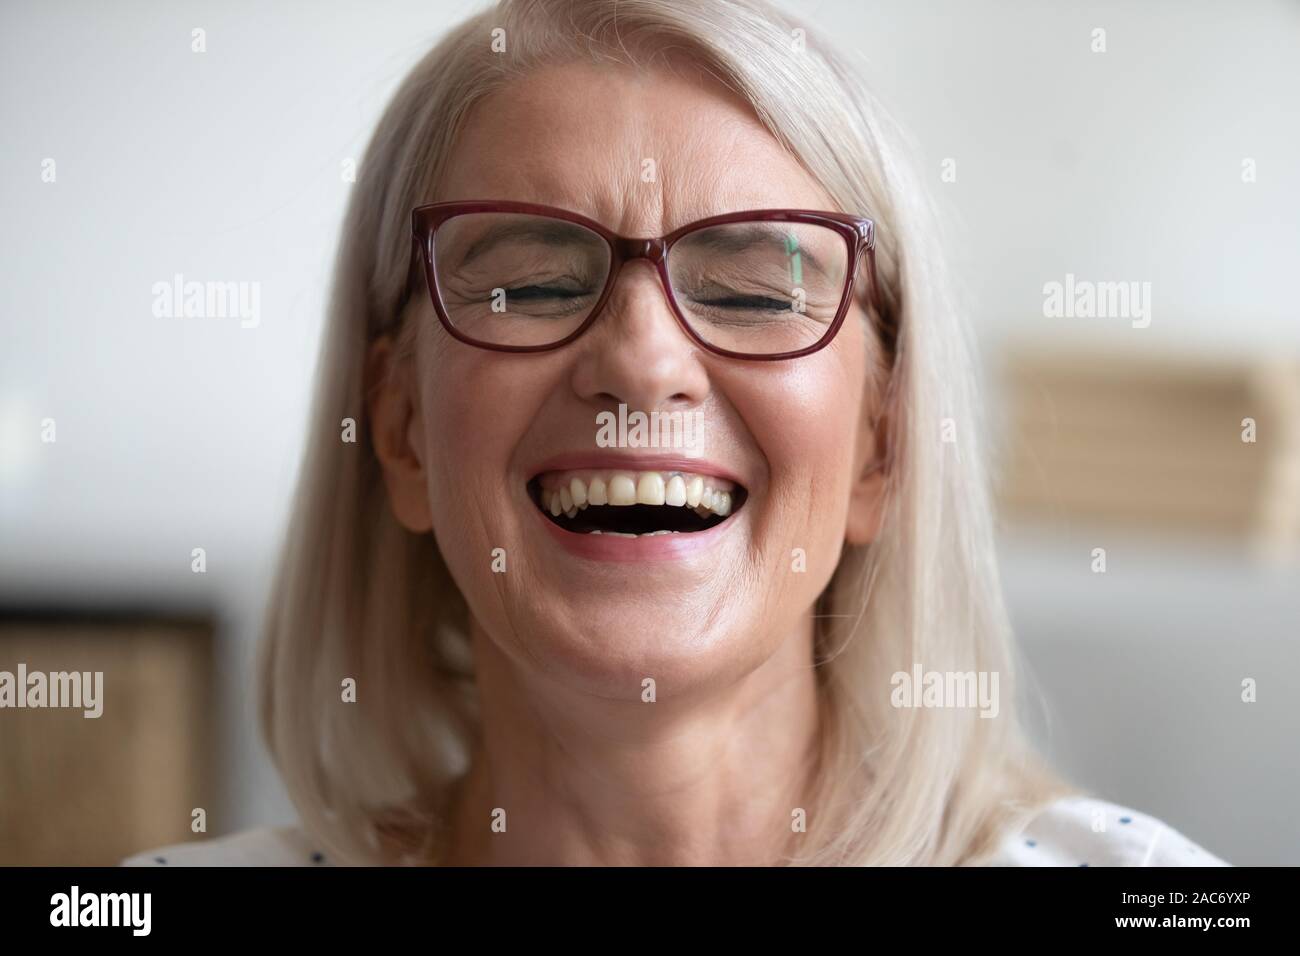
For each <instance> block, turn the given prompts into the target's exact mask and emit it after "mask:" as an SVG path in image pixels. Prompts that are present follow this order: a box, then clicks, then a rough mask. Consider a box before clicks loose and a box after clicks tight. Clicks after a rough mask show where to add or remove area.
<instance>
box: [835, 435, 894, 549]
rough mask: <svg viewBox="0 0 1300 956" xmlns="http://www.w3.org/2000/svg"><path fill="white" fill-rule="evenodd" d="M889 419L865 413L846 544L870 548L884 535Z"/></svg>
mask: <svg viewBox="0 0 1300 956" xmlns="http://www.w3.org/2000/svg"><path fill="white" fill-rule="evenodd" d="M889 429H890V421H889V415H888V413H887V412H885V411H880V412H879V413H878V414H871V413H870V412H867V411H865V410H864V413H863V422H862V428H861V433H860V440H859V441H858V442H857V451H856V453H855V456H854V461H853V468H854V472H853V473H854V475H855V477H854V480H853V485H852V487H851V488H850V490H849V513H848V521H847V523H846V524H845V527H844V540H845V542H846V543H848V544H859V545H861V544H870V543H871V542H872V541H874V540H876V536H877V535H879V534H880V523H881V520H882V519H883V517H884V512H885V487H886V483H887V481H888V479H889V469H890V467H891V462H890V460H889Z"/></svg>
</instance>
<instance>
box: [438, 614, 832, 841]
mask: <svg viewBox="0 0 1300 956" xmlns="http://www.w3.org/2000/svg"><path fill="white" fill-rule="evenodd" d="M473 645H474V660H475V672H476V676H477V681H478V688H479V696H480V701H481V715H482V736H481V737H480V739H479V740H478V742H477V744H476V747H475V751H474V754H473V757H472V762H471V766H470V770H469V772H468V773H467V775H466V776H465V777H464V778H463V779H462V781H461V783H460V786H459V787H458V788H457V793H456V796H455V799H454V805H453V810H452V813H451V815H450V833H449V835H448V836H449V838H448V842H447V851H446V854H445V855H444V856H443V858H442V859H441V861H440V862H442V863H443V864H444V865H449V866H474V865H507V866H519V865H555V866H584V865H587V866H610V865H614V866H619V865H623V866H637V865H645V866H670V865H687V866H690V865H710V866H731V865H772V864H776V863H780V862H782V860H783V859H784V857H785V855H786V854H788V853H791V852H797V851H798V849H799V846H798V842H797V838H798V835H799V834H796V833H794V832H793V829H794V828H793V827H792V821H793V820H794V816H793V813H794V811H795V809H796V808H803V809H804V810H805V811H809V810H810V807H809V803H810V801H811V795H812V786H813V783H814V773H815V771H816V764H817V756H818V742H819V734H820V732H821V730H822V728H821V727H820V726H819V707H818V689H817V685H816V678H815V674H814V671H813V668H812V663H813V622H812V618H811V616H809V617H807V618H805V619H804V620H803V621H801V622H800V624H799V626H798V627H797V628H796V629H795V631H794V632H793V633H792V634H791V635H790V636H789V637H788V638H787V639H786V640H785V641H784V642H783V643H782V645H781V647H780V648H779V650H778V651H777V652H776V653H775V654H774V655H772V657H770V658H769V659H768V660H766V661H765V662H764V663H763V664H762V665H760V666H759V667H758V668H756V669H755V670H753V671H751V672H750V673H748V674H746V675H744V676H743V677H741V678H740V679H739V680H736V681H734V682H732V683H730V684H729V685H727V686H726V687H725V688H723V689H721V690H718V689H714V688H710V690H709V691H708V692H707V693H705V692H703V691H700V692H698V693H697V694H686V695H673V696H671V697H667V698H665V699H660V700H657V701H655V702H653V703H647V702H643V701H642V700H641V699H640V698H639V697H637V698H630V699H625V700H624V699H612V698H609V697H595V696H590V695H587V694H582V693H577V692H574V691H573V690H571V689H568V688H565V687H563V686H561V685H559V684H557V683H555V682H554V681H553V680H551V679H549V678H547V677H544V676H541V675H538V674H537V673H536V672H535V671H533V670H531V669H527V668H526V667H525V666H522V665H520V664H518V663H516V662H515V661H514V660H512V659H510V658H508V657H507V656H506V655H504V654H502V653H501V651H500V650H499V649H498V648H497V646H496V645H495V644H494V643H493V641H492V640H491V638H489V637H487V636H486V635H485V634H484V633H482V631H481V629H480V628H478V627H477V625H476V626H474V628H473ZM637 686H639V682H637ZM502 811H504V814H503V813H502ZM494 821H495V823H494Z"/></svg>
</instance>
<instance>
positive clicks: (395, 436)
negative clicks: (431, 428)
mask: <svg viewBox="0 0 1300 956" xmlns="http://www.w3.org/2000/svg"><path fill="white" fill-rule="evenodd" d="M408 366H409V362H404V361H402V360H400V359H399V358H398V357H397V352H396V349H395V347H394V345H393V342H392V340H391V339H390V338H389V337H388V336H386V335H385V336H381V337H380V338H379V339H377V340H376V341H375V342H374V343H372V344H371V346H370V349H369V351H368V352H367V353H366V370H365V384H366V411H367V413H368V415H369V417H370V442H371V446H372V447H373V448H374V450H375V457H376V458H378V459H379V467H380V469H381V470H382V471H383V474H384V486H385V487H386V488H387V489H388V500H389V502H390V504H391V505H392V509H393V516H394V517H395V518H396V519H397V521H398V523H399V524H401V525H402V527H404V528H406V529H407V530H408V531H412V532H415V533H417V534H423V533H424V532H427V531H429V530H431V529H432V528H433V515H432V513H431V511H430V509H429V492H428V484H427V477H428V476H427V474H426V472H425V467H424V460H423V455H424V452H423V444H422V442H423V437H424V423H423V418H422V416H421V412H420V404H419V396H418V395H416V394H415V391H414V388H413V384H412V378H411V376H410V374H409V368H408Z"/></svg>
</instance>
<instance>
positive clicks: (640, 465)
mask: <svg viewBox="0 0 1300 956" xmlns="http://www.w3.org/2000/svg"><path fill="white" fill-rule="evenodd" d="M602 468H603V469H609V470H610V471H619V470H622V471H682V472H686V473H688V474H692V475H711V476H713V477H714V478H725V479H726V480H727V481H730V482H733V483H734V484H737V485H740V486H741V487H742V488H743V487H745V484H746V482H745V481H744V480H743V479H741V477H740V476H739V475H738V474H736V472H735V471H734V470H733V469H731V468H728V467H726V466H725V465H720V464H718V463H717V462H713V461H709V460H708V459H706V458H693V457H690V456H687V455H638V454H628V453H626V452H599V451H595V452H593V451H584V452H568V453H565V454H560V455H555V456H553V457H551V458H548V459H546V460H545V461H543V462H542V463H540V464H539V465H537V466H535V467H534V468H532V469H531V470H530V472H529V476H528V477H529V480H530V481H531V480H532V479H534V478H536V477H537V476H538V475H541V474H545V473H546V472H548V471H580V470H583V469H592V470H595V469H602Z"/></svg>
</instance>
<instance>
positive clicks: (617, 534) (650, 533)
mask: <svg viewBox="0 0 1300 956" xmlns="http://www.w3.org/2000/svg"><path fill="white" fill-rule="evenodd" d="M587 534H608V535H613V536H614V537H615V538H657V537H659V536H660V535H661V534H681V532H680V531H647V532H646V533H645V534H628V533H627V532H626V531H599V530H597V531H588V532H587Z"/></svg>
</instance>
